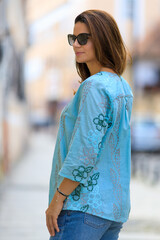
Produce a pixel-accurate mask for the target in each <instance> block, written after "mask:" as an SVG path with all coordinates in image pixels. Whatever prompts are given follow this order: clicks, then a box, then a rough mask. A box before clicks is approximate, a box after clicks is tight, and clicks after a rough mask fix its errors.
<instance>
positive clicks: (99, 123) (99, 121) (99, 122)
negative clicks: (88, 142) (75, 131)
mask: <svg viewBox="0 0 160 240" xmlns="http://www.w3.org/2000/svg"><path fill="white" fill-rule="evenodd" d="M93 122H94V124H95V125H96V128H97V130H98V131H101V130H102V128H105V127H106V126H107V121H106V119H105V116H104V115H103V114H102V113H100V114H99V115H98V117H96V118H94V119H93Z"/></svg>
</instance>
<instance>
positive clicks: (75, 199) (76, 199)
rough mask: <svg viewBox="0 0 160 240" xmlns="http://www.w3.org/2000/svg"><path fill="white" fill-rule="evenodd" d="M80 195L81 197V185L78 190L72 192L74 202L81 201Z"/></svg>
mask: <svg viewBox="0 0 160 240" xmlns="http://www.w3.org/2000/svg"><path fill="white" fill-rule="evenodd" d="M80 195H81V184H79V185H78V187H76V189H75V190H74V191H73V192H72V194H71V196H72V198H73V200H74V201H78V200H79V199H80Z"/></svg>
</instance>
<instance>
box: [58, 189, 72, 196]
mask: <svg viewBox="0 0 160 240" xmlns="http://www.w3.org/2000/svg"><path fill="white" fill-rule="evenodd" d="M57 191H58V192H59V193H60V194H61V195H63V196H64V197H66V198H68V197H69V195H66V194H64V193H62V192H61V191H60V190H59V188H57Z"/></svg>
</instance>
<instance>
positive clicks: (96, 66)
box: [87, 62, 115, 76]
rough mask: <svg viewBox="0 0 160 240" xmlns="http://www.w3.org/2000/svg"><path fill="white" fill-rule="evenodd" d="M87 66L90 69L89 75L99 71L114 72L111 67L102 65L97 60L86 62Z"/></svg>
mask: <svg viewBox="0 0 160 240" xmlns="http://www.w3.org/2000/svg"><path fill="white" fill-rule="evenodd" d="M87 67H88V69H89V71H90V74H91V76H92V75H94V74H96V73H98V72H100V71H105V72H111V73H115V72H114V71H113V70H112V69H111V68H106V67H102V66H101V64H100V63H99V62H92V63H87Z"/></svg>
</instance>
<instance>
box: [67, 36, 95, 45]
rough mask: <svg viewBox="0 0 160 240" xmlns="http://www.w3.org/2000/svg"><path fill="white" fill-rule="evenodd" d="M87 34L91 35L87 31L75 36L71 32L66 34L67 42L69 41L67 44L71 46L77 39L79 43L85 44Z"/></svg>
mask: <svg viewBox="0 0 160 240" xmlns="http://www.w3.org/2000/svg"><path fill="white" fill-rule="evenodd" d="M89 36H91V34H89V33H80V34H79V35H78V36H77V37H76V36H75V35H73V34H68V35H67V37H68V43H69V45H71V46H73V44H74V42H75V41H76V39H77V41H78V43H79V44H80V45H85V44H86V43H87V41H88V38H89Z"/></svg>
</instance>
